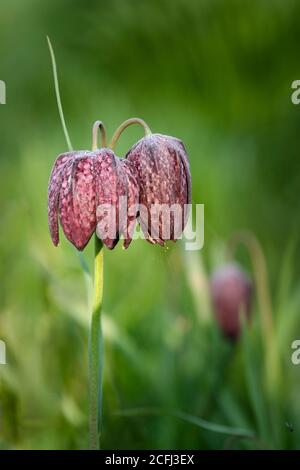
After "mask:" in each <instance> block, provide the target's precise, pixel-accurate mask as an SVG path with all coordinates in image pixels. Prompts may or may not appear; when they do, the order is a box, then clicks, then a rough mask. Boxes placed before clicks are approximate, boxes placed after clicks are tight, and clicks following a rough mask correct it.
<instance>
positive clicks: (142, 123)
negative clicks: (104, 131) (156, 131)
mask: <svg viewBox="0 0 300 470" xmlns="http://www.w3.org/2000/svg"><path fill="white" fill-rule="evenodd" d="M132 124H139V125H140V126H142V127H143V128H144V131H145V136H146V135H150V134H152V132H151V129H150V127H149V126H148V124H147V123H146V122H145V121H144V120H143V119H140V118H131V119H127V120H126V121H124V122H123V123H122V124H121V125H120V126H119V127H118V128H117V130H116V131H115V133H114V135H113V137H112V139H111V142H110V144H109V147H110V148H111V149H112V150H113V149H114V148H115V146H116V144H117V142H118V140H119V138H120V136H121V134H122V132H123V131H124V130H125V129H126V128H127V127H129V126H131V125H132Z"/></svg>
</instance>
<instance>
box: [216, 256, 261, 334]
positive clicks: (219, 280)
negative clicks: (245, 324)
mask: <svg viewBox="0 0 300 470" xmlns="http://www.w3.org/2000/svg"><path fill="white" fill-rule="evenodd" d="M210 288H211V297H212V304H213V308H214V313H215V316H216V319H217V322H218V324H219V326H220V329H221V330H222V332H223V333H224V334H225V336H228V337H230V338H232V339H236V338H238V337H239V335H240V331H241V324H240V315H241V314H245V315H246V318H247V319H249V317H250V313H251V304H252V293H253V287H252V282H251V281H250V279H249V278H248V277H247V275H246V274H245V273H244V272H243V271H242V270H241V268H240V267H239V266H238V265H237V264H227V265H225V266H223V267H222V268H220V269H218V270H216V271H215V273H214V274H213V276H212V279H211V283H210Z"/></svg>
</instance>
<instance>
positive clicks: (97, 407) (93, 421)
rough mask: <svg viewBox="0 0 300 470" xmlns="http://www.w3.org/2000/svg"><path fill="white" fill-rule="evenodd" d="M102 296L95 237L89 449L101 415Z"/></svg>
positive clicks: (100, 260)
mask: <svg viewBox="0 0 300 470" xmlns="http://www.w3.org/2000/svg"><path fill="white" fill-rule="evenodd" d="M102 296H103V245H102V242H101V240H99V238H98V237H97V235H95V274H94V299H93V311H92V319H91V328H90V342H89V373H90V377H89V379H90V380H89V383H90V449H92V450H97V449H99V447H100V431H101V429H100V427H101V414H102V372H103V341H102V330H101V308H102Z"/></svg>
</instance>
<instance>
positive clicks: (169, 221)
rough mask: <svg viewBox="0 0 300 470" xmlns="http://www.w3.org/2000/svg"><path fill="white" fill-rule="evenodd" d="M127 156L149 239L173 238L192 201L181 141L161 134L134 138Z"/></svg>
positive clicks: (184, 223) (141, 221) (185, 158)
mask: <svg viewBox="0 0 300 470" xmlns="http://www.w3.org/2000/svg"><path fill="white" fill-rule="evenodd" d="M126 159H127V161H128V162H130V163H131V164H132V166H133V168H134V170H135V173H136V177H137V180H138V184H139V194H140V198H139V202H140V214H139V221H140V224H141V227H142V230H143V232H144V235H145V237H146V239H147V240H148V241H150V242H151V243H159V244H160V245H164V243H165V241H166V240H173V241H176V239H177V238H179V237H180V235H181V234H182V232H183V230H184V227H185V225H186V222H187V216H188V211H187V204H189V203H190V201H191V176H190V169H189V162H188V157H187V154H186V151H185V148H184V145H183V143H182V142H181V141H180V140H178V139H176V138H174V137H169V136H165V135H161V134H150V135H147V136H146V137H144V138H143V139H141V140H140V141H139V142H137V143H136V144H135V145H134V146H133V147H132V148H131V149H130V150H129V152H128V153H127V155H126Z"/></svg>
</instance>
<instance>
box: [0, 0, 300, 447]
mask: <svg viewBox="0 0 300 470" xmlns="http://www.w3.org/2000/svg"><path fill="white" fill-rule="evenodd" d="M299 14H300V4H299V2H297V1H296V0H286V1H285V2H282V1H280V0H272V1H267V0H264V1H262V0H251V1H250V0H244V1H242V0H228V1H225V0H223V1H222V0H201V1H198V0H189V1H186V0H173V1H172V2H170V1H168V0H151V1H150V0H149V1H145V0H144V1H143V0H110V1H108V0H106V1H105V0H102V1H99V0H97V1H96V0H91V1H89V2H85V1H84V0H73V1H71V0H64V1H59V0H52V1H51V2H50V1H48V2H43V3H42V2H38V1H37V0H22V1H21V0H9V1H7V0H2V1H1V5H0V79H2V80H5V82H6V84H7V104H6V105H5V106H0V130H1V140H0V164H1V171H0V200H1V219H0V226H1V236H2V243H1V250H0V270H1V283H0V300H1V304H0V305H1V310H0V338H1V339H2V340H4V341H5V342H6V344H7V362H8V364H7V365H6V366H3V365H2V366H0V448H26V449H27V448H33V449H40V448H41V449H46V448H50V449H71V448H76V449H79V448H86V446H87V409H88V403H87V388H88V385H87V337H88V322H89V311H88V307H87V305H88V302H87V294H86V289H85V283H84V276H83V274H82V271H81V267H80V263H79V260H78V256H77V254H76V252H75V250H74V249H73V248H72V247H71V246H70V244H68V243H67V242H66V241H65V240H64V238H63V236H62V237H61V238H62V241H61V246H60V247H59V248H54V247H53V246H52V244H51V241H50V238H49V234H48V227H47V208H46V196H47V182H48V177H49V173H50V170H51V166H52V164H53V161H54V159H55V158H56V156H57V155H58V154H59V153H61V152H62V151H65V150H66V144H65V141H64V138H63V133H62V130H61V126H60V122H59V118H58V114H57V109H56V103H55V97H54V90H53V82H52V73H51V66H50V58H49V53H48V49H47V43H46V35H47V34H48V35H49V36H50V37H51V39H52V42H53V45H54V49H55V51H56V57H57V61H58V67H59V78H60V85H61V90H62V99H63V104H64V108H65V114H66V120H67V123H68V127H69V131H70V135H71V138H72V141H73V145H74V147H75V148H89V147H90V145H91V143H90V130H91V125H92V123H93V121H94V120H95V119H102V120H103V121H104V122H105V123H106V125H107V127H108V130H109V133H110V135H111V134H112V132H113V131H114V129H115V128H116V126H117V125H119V124H120V123H121V122H122V121H123V120H125V119H126V118H128V117H132V116H139V117H141V118H144V119H145V120H146V121H147V122H148V123H149V125H150V126H151V128H152V129H153V130H154V131H158V132H161V133H165V134H170V135H175V136H177V137H179V138H181V139H182V140H183V141H184V142H185V144H186V147H187V149H188V152H189V155H190V161H191V169H192V176H193V201H194V202H195V203H196V202H197V203H204V204H205V246H204V248H203V250H202V251H201V253H198V252H196V253H192V254H191V253H186V252H184V250H183V246H182V244H180V243H178V244H177V245H175V246H172V247H170V249H161V248H159V247H152V246H150V245H148V244H147V243H145V242H144V241H140V240H139V241H136V242H135V243H133V244H132V245H131V247H130V249H129V250H128V251H126V252H124V251H123V250H122V249H121V247H117V248H116V249H115V250H114V251H113V252H111V253H110V252H106V253H105V263H106V266H105V298H104V312H105V318H104V331H105V340H106V351H105V354H106V364H105V381H104V421H103V448H118V449H126V448H131V449H138V448H168V447H170V448H201V449H202V448H203V449H216V448H224V447H225V448H262V447H264V448H299V442H300V404H299V400H298V395H299V387H300V373H299V369H298V368H297V367H296V366H293V365H292V363H291V361H290V356H291V342H292V341H293V340H294V339H297V336H298V337H299V334H300V316H299V308H300V294H299V280H300V263H298V258H299V257H298V253H297V250H298V244H297V242H298V233H299V228H300V211H299V210H298V208H299V195H298V188H299V186H300V159H299V157H298V150H299V137H298V136H299V129H300V110H299V109H298V107H297V106H294V105H292V103H291V100H290V95H291V83H292V81H293V80H295V79H299V78H300V61H299V53H298V44H299V37H300V23H299V20H298V18H299ZM140 136H141V131H140V129H138V128H133V129H130V130H128V131H126V133H124V136H122V139H121V141H120V144H119V147H118V153H119V154H120V155H123V154H124V152H125V151H126V149H128V148H129V147H130V146H131V145H132V144H133V143H134V142H135V141H136V140H137V138H139V137H140ZM239 228H245V229H248V230H251V231H252V232H253V233H255V234H256V235H257V237H258V238H259V239H260V240H261V242H262V246H263V248H264V251H265V253H266V258H267V263H268V267H269V274H270V279H271V293H272V301H273V307H274V312H275V322H276V331H275V335H274V338H273V341H274V344H275V346H276V354H277V356H276V357H278V358H279V359H278V364H279V371H280V375H279V377H277V378H276V381H275V382H274V384H273V390H272V387H271V390H272V391H270V387H267V386H266V383H265V377H266V371H265V361H264V352H263V348H262V343H263V341H262V337H261V330H260V322H259V318H260V312H259V308H258V306H257V305H256V306H255V309H254V310H255V311H254V315H253V316H254V318H253V322H252V325H251V327H250V328H249V329H248V328H246V331H245V332H244V335H243V337H242V339H241V341H240V342H239V343H238V344H235V345H232V344H230V343H228V342H227V341H226V340H225V339H224V338H222V336H221V334H220V333H219V332H218V329H217V328H216V326H215V323H214V320H213V315H212V312H211V310H210V306H209V299H208V298H207V297H208V292H207V279H206V278H207V276H208V275H209V273H210V272H211V270H212V269H213V268H214V267H215V266H217V265H219V264H221V263H222V262H223V249H224V241H225V240H226V238H227V237H228V236H229V234H230V233H231V232H233V231H235V230H237V229H239ZM85 256H86V259H87V262H88V263H89V264H91V262H92V248H91V247H90V246H89V247H88V248H87V250H86V251H85ZM239 256H240V261H241V262H242V263H243V264H244V265H245V267H246V268H248V269H250V264H249V260H248V258H247V256H246V255H245V253H243V252H241V253H240V254H239ZM274 380H275V379H274ZM269 385H270V384H269ZM271 385H272V384H271ZM130 409H133V410H136V411H135V412H132V413H131V414H130V412H128V413H127V414H126V413H125V412H124V410H130ZM122 410H123V414H121V413H120V412H121V411H122ZM151 410H153V412H152V411H151ZM155 410H156V411H155ZM157 410H159V412H157ZM174 413H175V415H176V413H177V416H175V415H174ZM178 413H187V414H188V415H192V416H194V417H198V418H202V419H204V420H207V421H210V422H213V423H217V424H219V425H224V426H231V427H233V428H243V429H246V430H249V431H250V432H251V433H252V434H253V436H254V437H253V438H242V437H241V438H237V437H234V436H231V435H230V433H229V435H226V434H225V435H224V434H222V433H219V432H212V431H209V430H207V429H204V428H203V427H201V426H199V423H198V424H197V423H195V424H193V423H192V422H190V421H189V420H186V419H180V418H179V417H178Z"/></svg>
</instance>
